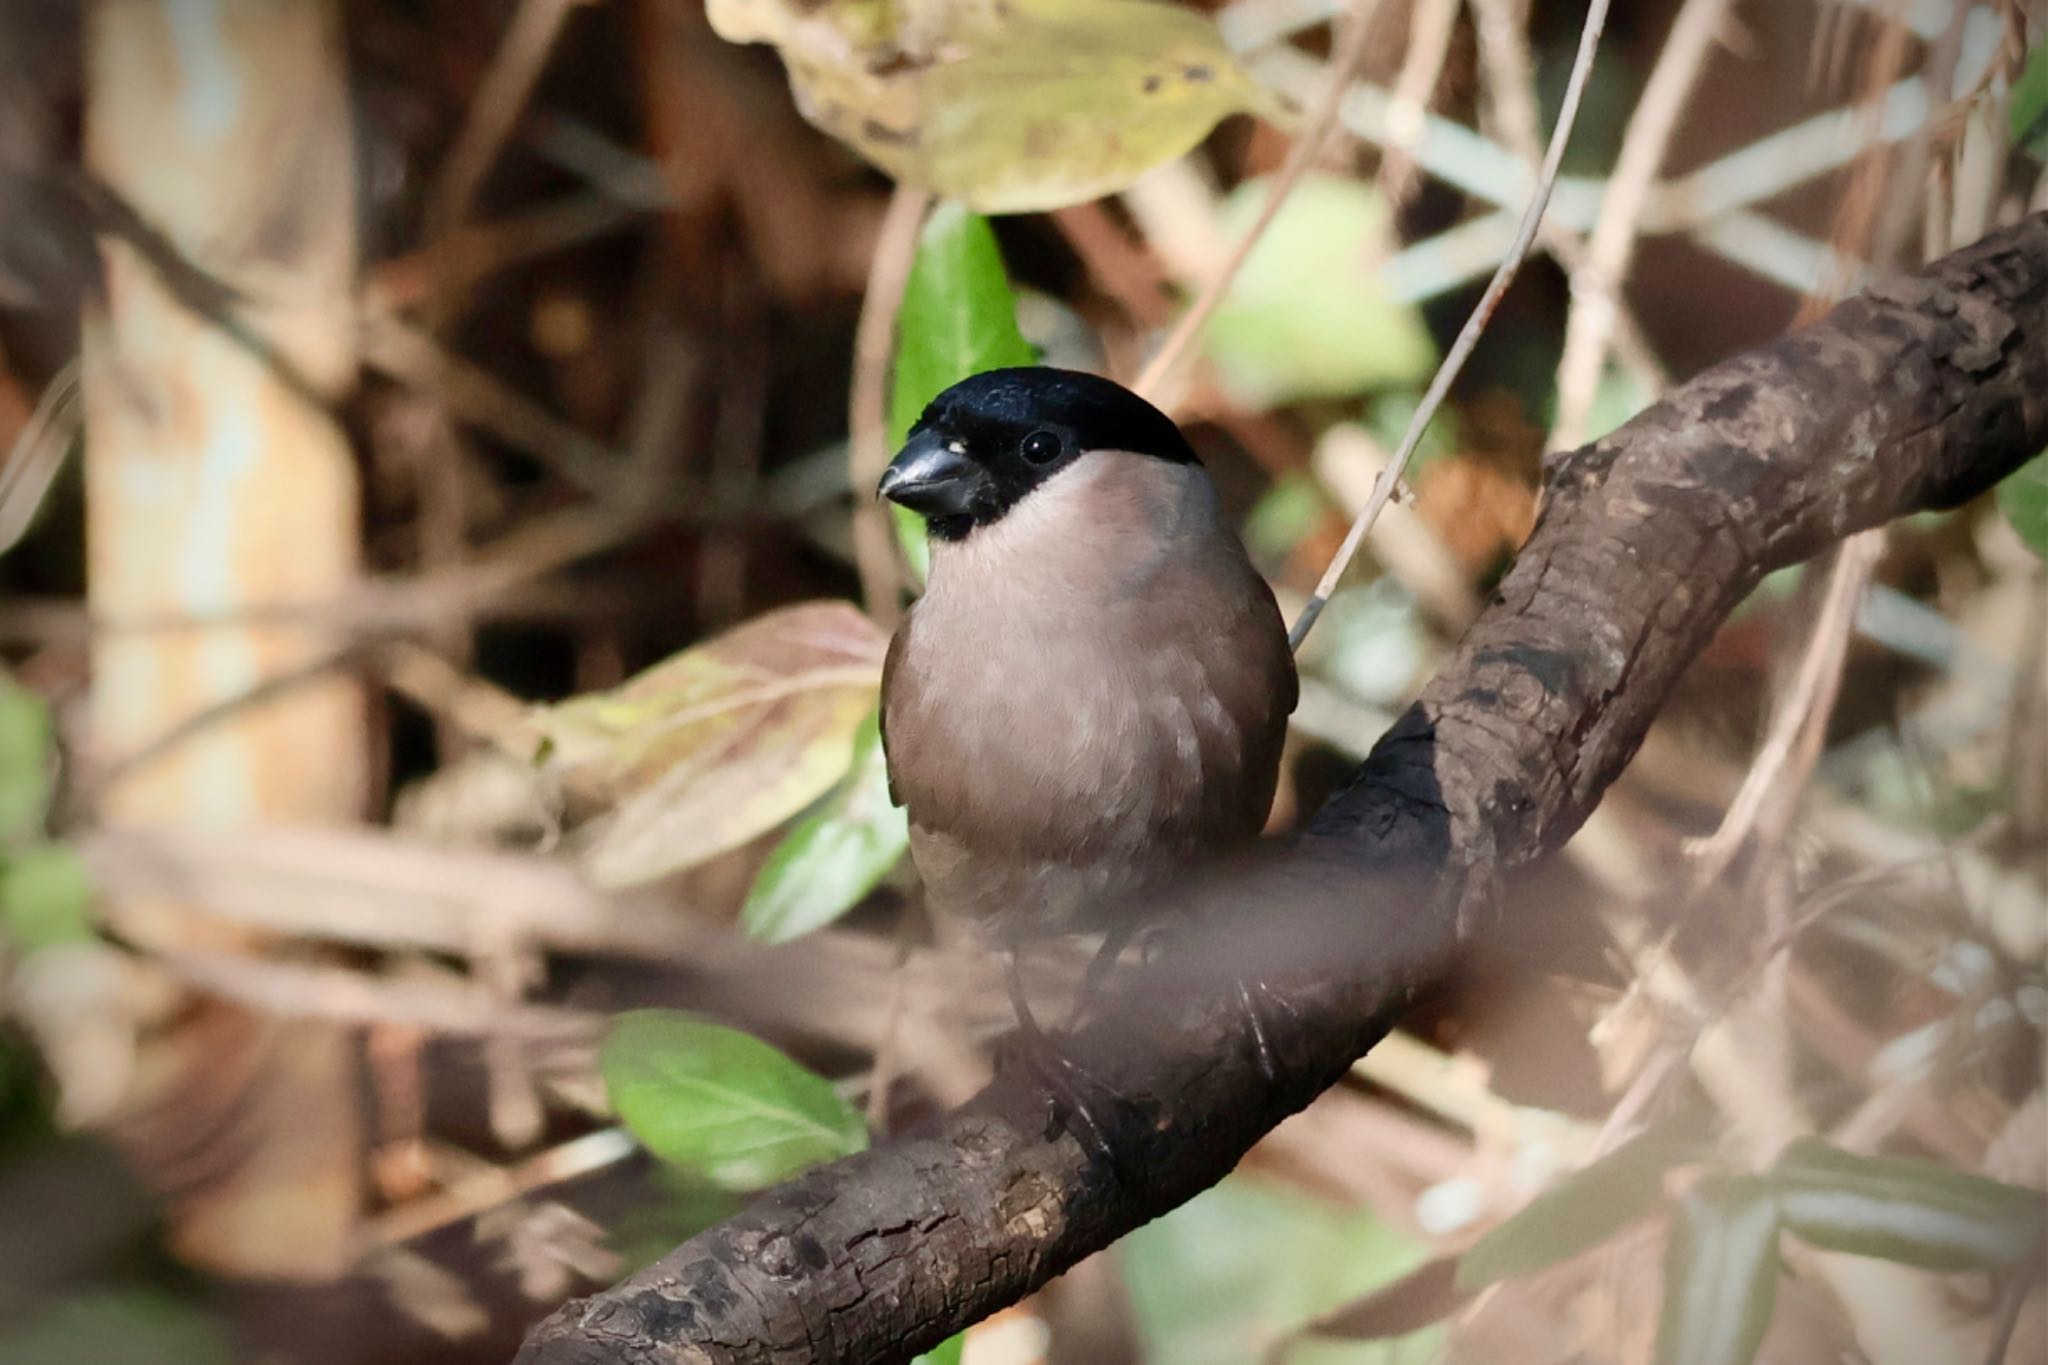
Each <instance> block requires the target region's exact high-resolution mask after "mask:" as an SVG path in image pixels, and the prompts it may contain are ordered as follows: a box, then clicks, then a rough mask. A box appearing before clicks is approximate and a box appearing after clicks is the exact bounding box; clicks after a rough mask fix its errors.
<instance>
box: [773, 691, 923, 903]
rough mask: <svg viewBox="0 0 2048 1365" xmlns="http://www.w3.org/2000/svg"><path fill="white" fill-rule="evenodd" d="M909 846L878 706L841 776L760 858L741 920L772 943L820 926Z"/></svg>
mask: <svg viewBox="0 0 2048 1365" xmlns="http://www.w3.org/2000/svg"><path fill="white" fill-rule="evenodd" d="M909 846H910V821H909V817H908V816H906V815H905V813H904V812H903V810H902V809H901V808H900V807H898V806H897V805H896V804H895V803H894V802H893V801H891V800H890V799H889V769H888V764H887V761H886V760H885V758H884V757H883V754H882V734H881V725H880V715H879V713H877V714H874V715H870V716H869V717H868V718H867V720H865V721H864V722H862V724H861V729H860V734H859V736H858V738H856V739H855V740H854V745H853V766H852V768H851V769H850V770H849V771H848V772H847V775H846V778H845V780H844V781H843V782H841V783H840V784H839V787H838V789H837V790H836V791H834V792H833V794H832V795H831V796H829V797H827V798H826V800H825V804H824V805H823V806H822V807H821V808H820V809H818V810H816V811H813V812H812V813H811V814H809V815H807V816H805V817H804V818H803V819H802V820H801V821H799V822H798V823H797V825H796V827H795V828H794V829H792V830H791V831H790V832H789V833H788V835H786V836H785V837H784V838H783V840H782V842H781V843H780V844H778V845H776V848H775V851H774V852H773V853H772V854H770V855H769V856H768V861H767V862H766V863H765V864H763V865H762V868H761V873H760V875H759V876H758V877H756V878H755V879H754V887H753V890H752V891H750V892H749V893H748V894H747V902H746V905H745V906H744V907H743V908H742V909H741V911H740V920H741V923H743V924H744V925H745V926H746V930H747V932H748V933H749V934H752V935H753V936H754V937H755V938H758V939H762V940H765V941H766V942H769V943H786V942H788V941H789V940H790V939H793V938H797V937H800V936H801V935H804V934H808V933H810V932H811V931H812V930H813V929H822V928H823V927H824V926H826V925H828V924H830V923H831V922H832V921H834V920H836V919H838V918H839V917H840V916H841V915H843V914H845V913H846V912H847V911H848V910H851V909H852V908H853V907H854V906H856V905H858V904H860V901H861V898H862V897H863V896H865V895H867V893H868V892H869V891H871V890H873V889H874V885H875V883H876V882H878V881H880V880H881V879H882V878H883V877H884V876H885V875H886V874H887V873H888V871H889V869H890V868H892V867H894V866H895V865H896V860H897V859H899V858H901V857H902V856H903V851H904V850H905V849H906V848H908V847H909Z"/></svg>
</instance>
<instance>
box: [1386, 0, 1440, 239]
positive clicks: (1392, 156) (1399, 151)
mask: <svg viewBox="0 0 2048 1365" xmlns="http://www.w3.org/2000/svg"><path fill="white" fill-rule="evenodd" d="M1457 25H1458V0H1415V4H1414V6H1413V7H1412V8H1411V9H1410V11H1409V15H1408V52H1407V55H1406V56H1405V57H1403V58H1402V59H1401V70H1400V72H1399V73H1398V74H1397V75H1396V76H1395V77H1394V90H1393V96H1394V98H1393V102H1392V105H1391V106H1390V107H1389V108H1388V110H1387V141H1386V145H1385V147H1384V148H1383V150H1382V152H1381V156H1380V174H1379V183H1380V189H1381V191H1382V192H1383V193H1385V195H1386V196H1387V202H1388V203H1390V204H1399V203H1400V202H1401V201H1402V200H1403V199H1405V198H1407V197H1408V191H1409V190H1410V189H1412V188H1413V187H1414V185H1415V174H1416V167H1415V163H1414V161H1412V160H1411V159H1410V158H1409V156H1408V149H1409V148H1410V147H1413V146H1414V145H1415V144H1416V143H1417V142H1419V141H1421V139H1422V129H1423V122H1422V120H1423V115H1425V114H1427V113H1428V112H1429V99H1430V96H1431V95H1432V94H1433V93H1435V91H1436V83H1437V80H1438V79H1439V78H1440V77H1441V76H1442V75H1443V70H1444V59H1445V58H1446V57H1448V56H1449V55H1450V51H1451V35H1452V34H1453V33H1454V32H1455V31H1456V30H1457Z"/></svg>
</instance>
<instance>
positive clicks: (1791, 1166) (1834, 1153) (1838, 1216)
mask: <svg viewBox="0 0 2048 1365" xmlns="http://www.w3.org/2000/svg"><path fill="white" fill-rule="evenodd" d="M1765 1178H1766V1179H1767V1180H1769V1182H1770V1184H1771V1186H1772V1188H1773V1189H1774V1190H1776V1192H1777V1197H1778V1208H1779V1211H1780V1214H1781V1216H1782V1217H1783V1219H1784V1222H1785V1226H1786V1227H1787V1228H1789V1229H1791V1230H1792V1231H1793V1232H1795V1233H1797V1234H1798V1235H1799V1236H1800V1237H1802V1238H1804V1239H1805V1240H1806V1241H1808V1242H1811V1243H1812V1244H1813V1245H1814V1246H1817V1247H1821V1248H1824V1249H1825V1250H1828V1251H1847V1252H1852V1253H1854V1254H1856V1255H1859V1256H1877V1257H1881V1258H1883V1259H1884V1260H1887V1261H1897V1262H1900V1263H1902V1264H1904V1265H1913V1266H1921V1267H1924V1268H1926V1269H1929V1270H1950V1271H1954V1270H1983V1269H1991V1268H1994V1267H1998V1266H2010V1265H2013V1264H2015V1263H2017V1262H2019V1261H2021V1260H2023V1259H2025V1258H2026V1256H2027V1254H2028V1253H2029V1252H2030V1251H2031V1250H2032V1249H2033V1248H2034V1247H2035V1246H2037V1245H2038V1244H2039V1242H2040V1240H2041V1236H2042V1228H2043V1221H2044V1210H2048V1204H2044V1201H2043V1196H2042V1193H2041V1191H2039V1190H2030V1189H2024V1188H2022V1187H2020V1186H2017V1185H2006V1184H2002V1183H2001V1182H1999V1181H1996V1180H1990V1179H1987V1178H1985V1177H1984V1176H1980V1175H1970V1174H1968V1173H1966V1172H1963V1171H1958V1170H1953V1169H1951V1168H1950V1167H1947V1166H1944V1165H1942V1164H1940V1163H1939V1162H1934V1161H1920V1160H1916V1159H1914V1158H1911V1157H1877V1156H1858V1155H1856V1154H1854V1153H1852V1152H1845V1151H1842V1150H1841V1149H1840V1148H1837V1147H1831V1146H1829V1145H1828V1144H1827V1143H1825V1142H1822V1141H1820V1140H1819V1139H1818V1138H1801V1139H1799V1140H1798V1141H1797V1142H1794V1143H1793V1144H1792V1145H1791V1146H1789V1147H1787V1148H1786V1149H1785V1151H1784V1153H1783V1155H1781V1156H1780V1157H1779V1158H1778V1163H1777V1165H1775V1166H1774V1167H1772V1168H1771V1170H1770V1172H1769V1174H1768V1175H1767V1176H1766V1177H1765Z"/></svg>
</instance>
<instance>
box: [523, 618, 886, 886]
mask: <svg viewBox="0 0 2048 1365" xmlns="http://www.w3.org/2000/svg"><path fill="white" fill-rule="evenodd" d="M885 648H886V642H885V641H884V639H883V637H882V633H881V631H880V630H878V629H877V628H876V627H875V625H874V624H873V623H872V622H870V621H869V620H868V619H867V618H866V617H865V616H862V615H861V614H860V612H859V611H857V610H855V609H854V608H853V607H852V606H851V605H849V604H848V603H845V602H811V603H805V604H802V605H799V606H794V607H785V608H783V609H782V610H780V611H773V612H769V613H767V614H766V615H764V616H759V617H756V618H754V619H753V620H751V621H748V622H747V623H745V624H744V625H741V626H737V627H735V628H734V629H732V630H730V631H727V632H726V633H725V634H723V635H720V636H717V637H716V638H714V639H711V640H708V641H706V642H705V643H703V644H701V645H698V646H696V647H694V648H692V649H687V650H684V651H683V652H682V653H681V654H677V655H675V656H673V657H671V658H669V659H667V660H665V661H663V662H662V663H659V664H656V665H655V666H654V667H653V668H650V669H648V670H647V671H646V672H644V673H641V674H639V675H638V676H636V677H634V678H632V679H630V680H629V681H627V682H626V683H624V684H622V685H621V686H619V687H616V688H613V689H612V690H610V691H608V692H602V693H596V694H593V695H590V696H583V697H575V698H572V699H571V700H569V701H566V702H563V703H561V704H559V705H556V706H544V707H539V708H536V710H535V711H534V712H533V716H532V720H533V724H534V727H535V728H536V730H538V731H539V733H540V734H542V735H543V736H544V737H545V739H546V749H545V756H546V762H547V765H548V769H549V771H550V772H551V773H552V774H553V775H554V776H555V777H556V778H557V779H558V780H559V781H560V782H561V783H562V785H563V787H564V788H565V789H566V790H567V791H568V792H569V793H570V794H571V795H572V796H574V797H575V798H577V799H578V800H579V801H581V802H583V803H586V804H588V805H593V806H596V807H597V808H599V809H600V810H604V811H606V812H607V813H606V814H605V815H603V816H602V818H600V819H598V820H597V821H595V822H594V823H593V824H592V826H591V827H590V829H589V830H588V831H586V833H585V834H584V835H583V850H582V851H583V858H584V866H585V868H586V870H587V871H588V872H589V873H590V875H591V877H592V878H593V879H594V880H596V881H598V882H599V883H601V884H603V885H607V886H624V885H631V884H634V883H637V882H645V881H650V880H653V879H654V878H657V877H661V876H664V875H666V874H668V873H671V872H675V871H678V870H680V869H682V868H686V867H690V866H692V865H694V864H696V863H700V862H702V861H704V860H705V859H707V858H710V857H713V856H715V855H717V854H720V853H723V852H726V851H727V850H729V849H733V848H737V847H739V846H740V845H741V844H744V843H746V842H748V841H749V840H751V839H754V838H756V837H758V836H760V835H762V834H765V833H767V832H768V831H769V830H772V829H774V828H775V827H776V826H777V825H779V824H781V823H782V822H784V821H785V820H788V819H789V818H790V817H791V816H793V815H796V814H797V813H799V812H800V811H802V810H804V809H805V808H806V807H807V806H809V805H810V804H811V803H812V802H814V801H816V800H817V799H818V798H819V797H821V796H823V795H824V794H825V793H826V792H828V791H830V790H831V789H832V786H833V784H835V783H837V782H838V781H839V780H840V778H841V777H842V776H844V775H845V773H846V769H847V765H848V763H850V762H851V761H852V758H853V741H854V735H855V732H856V731H857V730H858V729H859V727H860V722H861V719H862V718H863V717H864V716H866V715H867V714H868V713H869V712H870V711H872V710H873V709H874V705H875V692H876V689H877V688H878V686H879V685H880V682H881V671H882V655H883V653H884V650H885Z"/></svg>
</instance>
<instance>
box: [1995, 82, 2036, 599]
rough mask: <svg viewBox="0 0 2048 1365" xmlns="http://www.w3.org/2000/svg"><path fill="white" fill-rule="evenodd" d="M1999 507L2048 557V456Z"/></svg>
mask: <svg viewBox="0 0 2048 1365" xmlns="http://www.w3.org/2000/svg"><path fill="white" fill-rule="evenodd" d="M2036 55H2037V56H2038V55H2039V54H2036ZM1998 510H1999V511H2001V512H2003V513H2005V519H2006V520H2007V521H2009V522H2011V523H2012V529H2013V530H2015V531H2018V532H2019V533H2020V539H2021V540H2023V541H2025V542H2026V543H2027V545H2028V547H2029V548H2031V549H2032V550H2033V552H2034V553H2035V554H2037V555H2039V556H2041V558H2043V559H2048V455H2036V456H2035V457H2034V458H2033V459H2031V460H2029V461H2027V462H2026V463H2025V464H2023V465H2021V466H2020V467H2019V468H2018V469H2015V470H2014V471H2013V472H2012V473H2010V474H2008V475H2006V476H2005V479H2004V481H2003V482H2002V483H2000V484H1999V485H1998Z"/></svg>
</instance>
